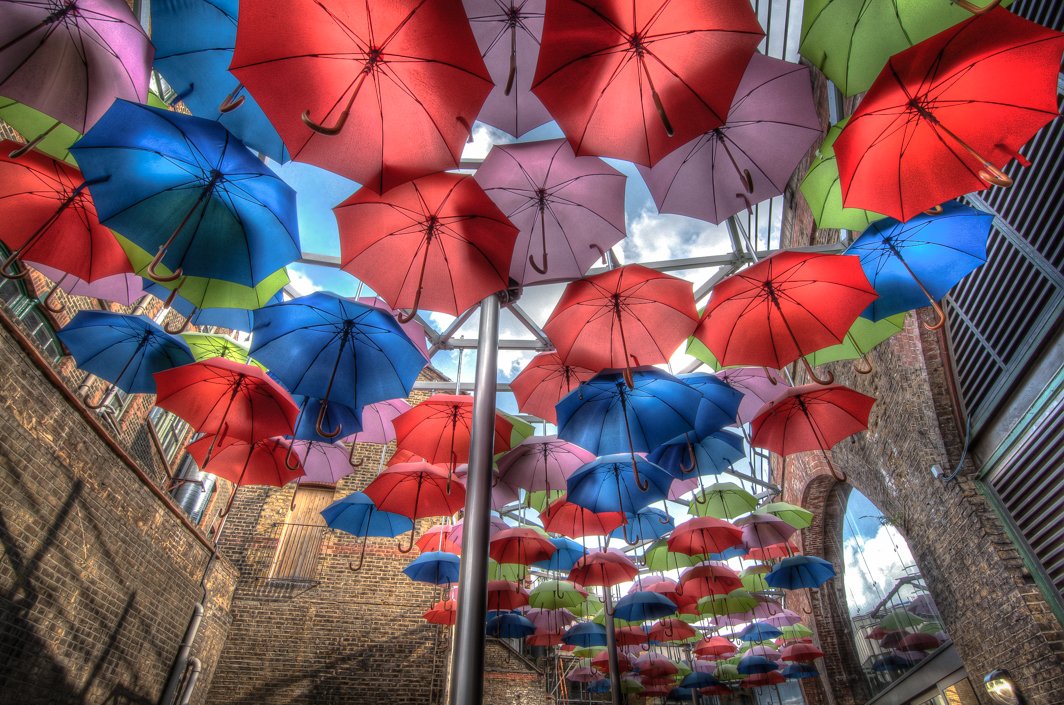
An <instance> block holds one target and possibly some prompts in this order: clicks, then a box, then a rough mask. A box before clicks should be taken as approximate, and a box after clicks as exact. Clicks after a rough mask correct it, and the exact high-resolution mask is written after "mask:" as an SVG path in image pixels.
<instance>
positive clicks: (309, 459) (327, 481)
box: [291, 441, 353, 502]
mask: <svg viewBox="0 0 1064 705" xmlns="http://www.w3.org/2000/svg"><path fill="white" fill-rule="evenodd" d="M291 453H292V455H294V456H295V457H296V458H298V459H299V460H300V461H301V462H302V463H303V472H304V473H305V474H304V475H303V477H301V478H299V483H300V484H306V483H311V484H322V485H335V484H336V483H337V482H339V481H340V480H342V479H343V478H345V477H347V476H348V475H350V474H351V472H352V471H353V468H352V467H351V464H350V463H348V462H347V448H344V447H343V446H342V445H340V444H339V443H317V442H314V441H292V450H291ZM292 501H293V502H295V499H293V500H292Z"/></svg>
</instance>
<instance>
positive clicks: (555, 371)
mask: <svg viewBox="0 0 1064 705" xmlns="http://www.w3.org/2000/svg"><path fill="white" fill-rule="evenodd" d="M594 376H595V371H594V370H589V369H587V368H586V367H575V366H573V365H569V364H567V363H566V362H565V361H564V360H562V359H561V358H560V357H559V356H558V353H556V352H542V353H538V354H537V355H536V356H535V357H533V358H532V359H531V360H529V361H528V364H526V365H525V367H524V369H522V370H521V372H519V373H518V375H517V376H516V377H514V378H513V381H511V382H510V389H511V391H513V394H514V397H516V398H517V408H519V409H520V410H521V411H524V412H525V413H526V414H533V415H535V416H538V417H539V418H541V419H543V420H545V421H550V422H551V423H557V422H558V416H557V412H556V411H555V408H554V407H555V406H556V405H557V404H558V402H559V401H561V400H562V398H563V397H564V396H565V395H566V394H568V393H569V392H571V391H573V390H574V389H576V388H577V387H578V386H580V383H581V382H586V381H587V380H589V379H591V378H592V377H594Z"/></svg>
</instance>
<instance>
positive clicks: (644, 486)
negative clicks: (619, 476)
mask: <svg viewBox="0 0 1064 705" xmlns="http://www.w3.org/2000/svg"><path fill="white" fill-rule="evenodd" d="M632 475H633V476H635V484H636V486H637V487H638V488H639V489H640V490H642V491H643V492H646V491H647V490H649V489H650V480H643V478H641V477H640V476H639V465H638V463H636V460H635V451H632Z"/></svg>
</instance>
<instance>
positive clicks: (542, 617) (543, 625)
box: [522, 607, 576, 632]
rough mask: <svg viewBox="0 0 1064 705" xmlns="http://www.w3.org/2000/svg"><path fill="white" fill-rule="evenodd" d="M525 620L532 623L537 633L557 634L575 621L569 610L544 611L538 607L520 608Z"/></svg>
mask: <svg viewBox="0 0 1064 705" xmlns="http://www.w3.org/2000/svg"><path fill="white" fill-rule="evenodd" d="M522 611H523V612H524V615H525V618H526V619H528V620H529V621H530V622H532V624H533V625H535V627H536V631H538V632H557V631H560V630H562V629H565V628H566V627H568V626H569V625H570V624H572V623H573V622H575V621H576V616H575V615H573V613H572V612H570V611H569V610H567V609H565V608H562V609H557V610H544V609H540V608H538V607H529V608H522Z"/></svg>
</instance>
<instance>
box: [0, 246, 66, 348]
mask: <svg viewBox="0 0 1064 705" xmlns="http://www.w3.org/2000/svg"><path fill="white" fill-rule="evenodd" d="M7 255H8V251H7V249H6V248H4V247H3V246H0V257H6V256H7ZM39 303H40V302H39V301H38V300H37V298H36V297H34V296H31V295H30V293H29V290H28V289H27V288H26V285H25V284H24V283H22V281H21V280H18V279H2V280H0V306H3V307H4V308H5V309H7V310H8V311H9V312H10V313H11V315H13V316H14V317H15V318H17V319H19V320H20V321H22V325H23V326H24V327H25V328H26V332H27V333H28V334H29V336H30V337H31V338H32V339H33V340H34V341H36V343H37V346H38V347H39V348H40V349H41V352H42V353H44V356H45V357H47V358H50V359H51V360H52V362H58V361H59V359H60V358H61V357H63V348H62V346H61V345H60V344H59V339H58V338H57V337H55V328H53V327H52V324H51V323H50V322H49V321H48V318H47V317H45V315H44V314H43V313H41V311H40V309H39V308H38V304H39Z"/></svg>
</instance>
